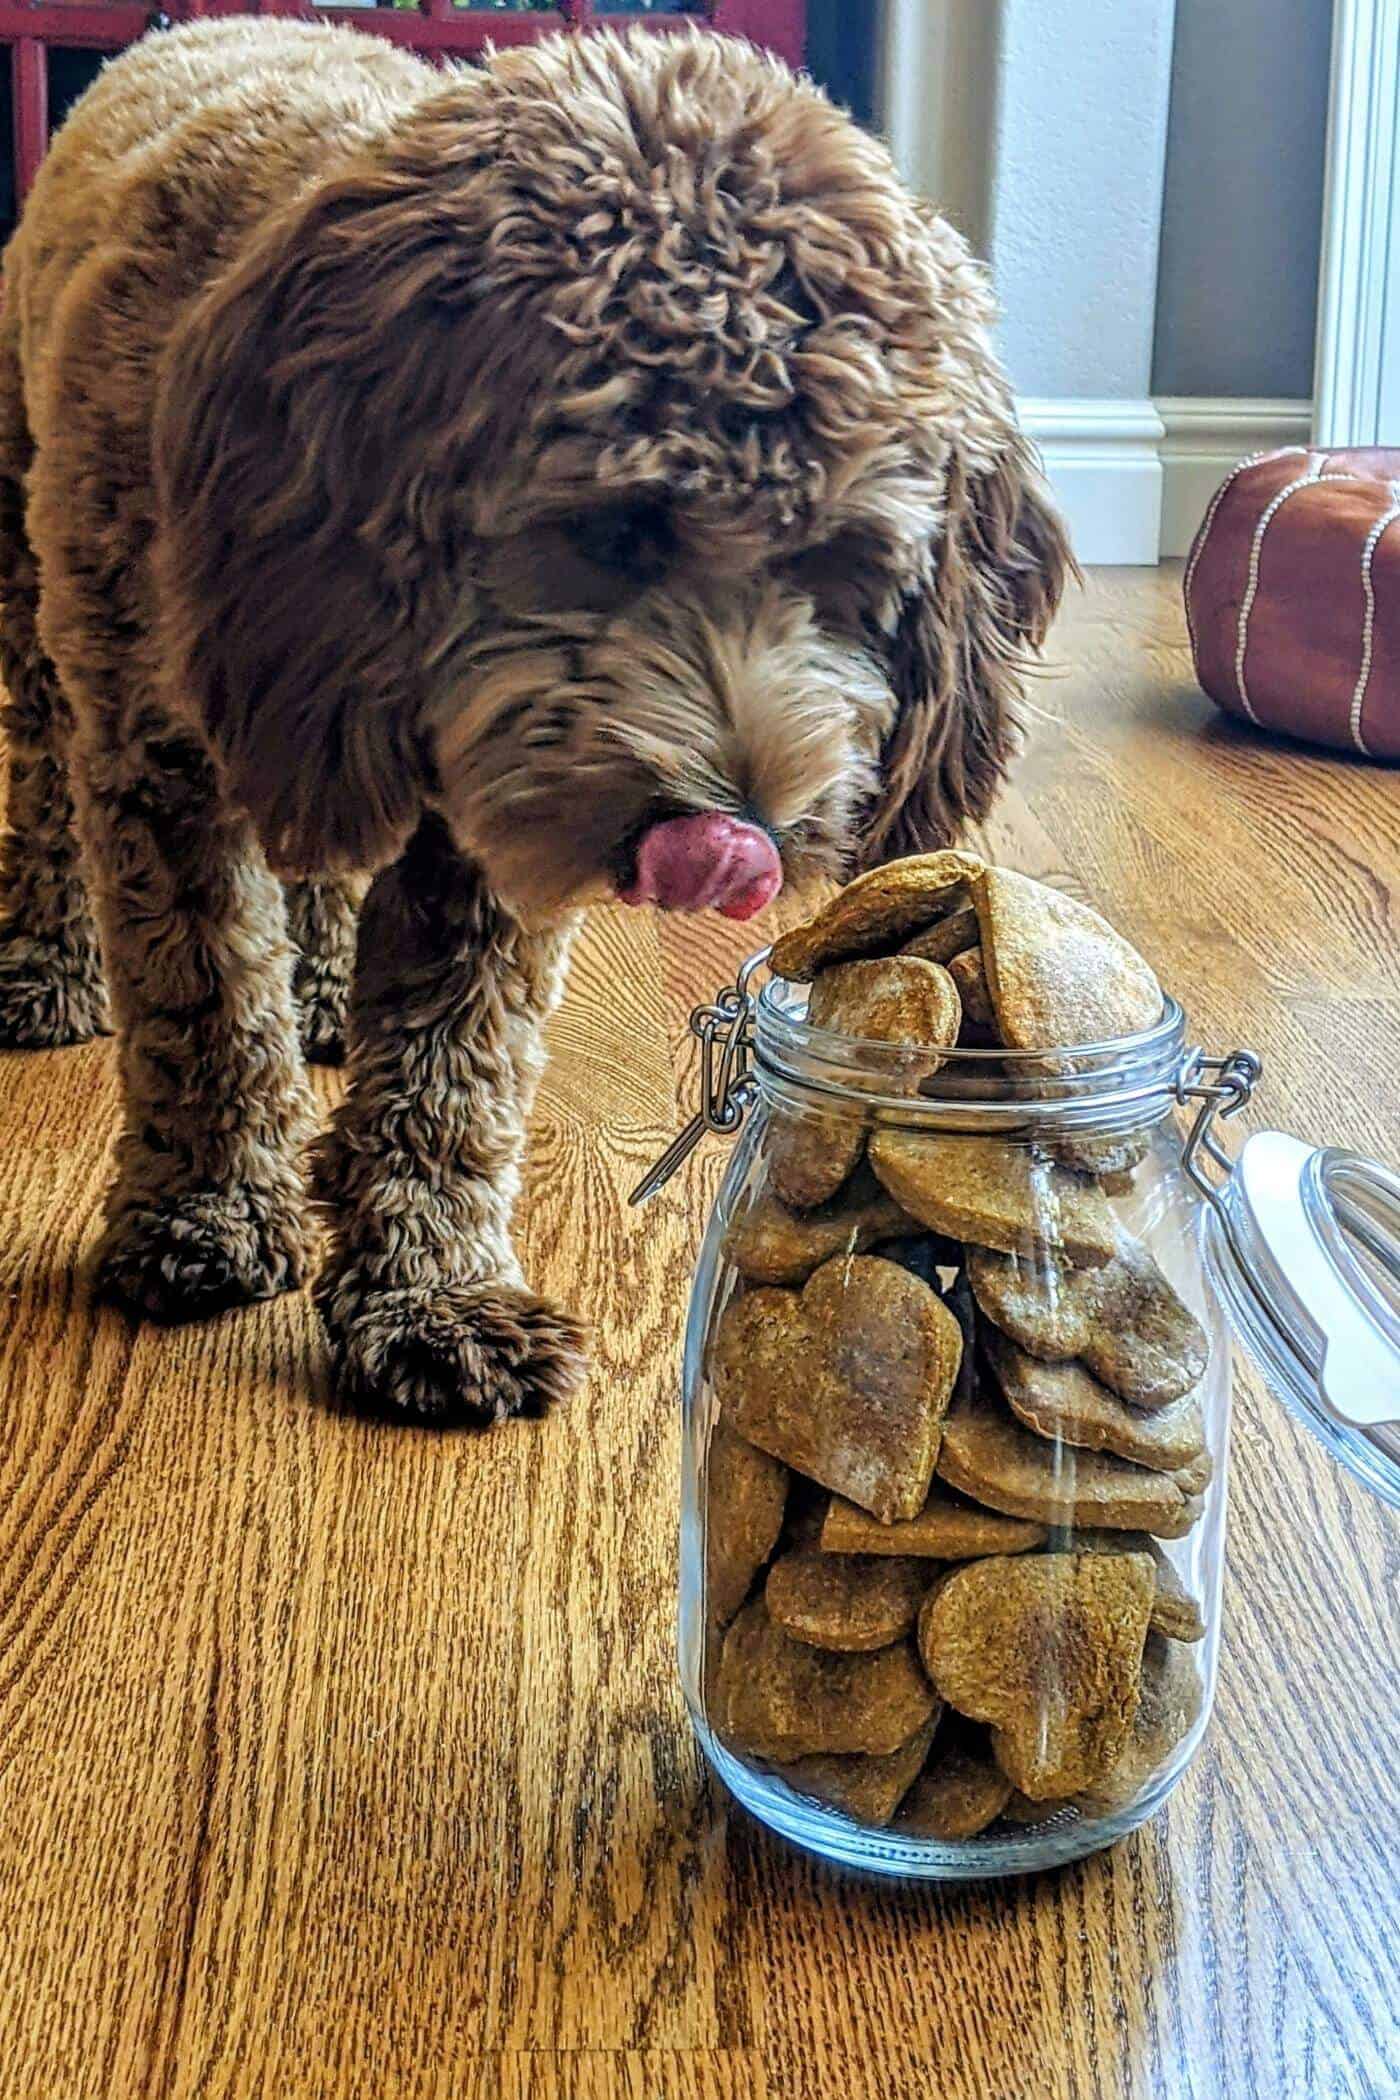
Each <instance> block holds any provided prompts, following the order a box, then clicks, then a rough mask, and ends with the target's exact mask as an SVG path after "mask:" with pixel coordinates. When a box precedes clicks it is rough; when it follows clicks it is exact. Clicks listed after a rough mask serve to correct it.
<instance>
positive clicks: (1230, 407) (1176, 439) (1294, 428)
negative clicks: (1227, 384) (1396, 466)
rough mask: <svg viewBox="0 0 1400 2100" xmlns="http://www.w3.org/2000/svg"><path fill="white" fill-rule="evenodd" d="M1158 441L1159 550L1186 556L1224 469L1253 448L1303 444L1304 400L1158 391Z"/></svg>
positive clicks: (1307, 405) (1307, 422) (1307, 410)
mask: <svg viewBox="0 0 1400 2100" xmlns="http://www.w3.org/2000/svg"><path fill="white" fill-rule="evenodd" d="M1157 411H1158V414H1159V415H1160V416H1161V418H1162V421H1163V423H1164V425H1165V426H1166V436H1165V437H1164V438H1163V439H1162V552H1163V554H1164V555H1173V554H1187V553H1189V552H1190V549H1191V542H1192V540H1193V539H1194V538H1195V537H1196V528H1197V526H1198V525H1199V524H1200V522H1201V520H1202V518H1203V517H1204V516H1205V514H1206V506H1207V505H1208V504H1209V502H1210V499H1211V497H1212V496H1213V495H1214V494H1215V491H1216V490H1217V489H1218V488H1219V486H1220V484H1221V482H1222V481H1223V480H1224V479H1225V476H1226V475H1227V474H1228V473H1229V471H1230V469H1231V468H1232V467H1234V466H1237V465H1238V464H1239V462H1240V461H1241V460H1242V459H1248V458H1249V457H1250V455H1251V453H1255V452H1278V451H1281V450H1282V449H1283V448H1284V447H1285V446H1286V445H1306V444H1307V443H1308V442H1309V441H1310V437H1311V432H1312V404H1311V402H1308V401H1244V400H1240V401H1235V400H1229V399H1226V398H1225V397H1223V396H1222V397H1214V396H1196V395H1191V396H1179V395H1159V396H1158V399H1157Z"/></svg>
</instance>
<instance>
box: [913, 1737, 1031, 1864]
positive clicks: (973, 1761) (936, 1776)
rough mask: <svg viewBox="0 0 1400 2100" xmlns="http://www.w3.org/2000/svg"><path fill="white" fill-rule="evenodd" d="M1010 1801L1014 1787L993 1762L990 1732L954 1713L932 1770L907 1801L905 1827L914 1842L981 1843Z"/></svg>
mask: <svg viewBox="0 0 1400 2100" xmlns="http://www.w3.org/2000/svg"><path fill="white" fill-rule="evenodd" d="M1010 1796H1011V1781H1010V1780H1009V1779H1008V1778H1007V1776H1006V1774H1005V1773H1004V1772H1003V1771H1002V1769H1001V1767H1000V1766H999V1765H998V1764H997V1762H996V1760H995V1758H994V1757H993V1756H992V1752H991V1746H990V1744H989V1743H988V1741H987V1732H986V1730H985V1729H984V1728H978V1727H976V1726H975V1725H974V1724H973V1723H972V1722H971V1721H968V1720H965V1719H964V1718H963V1716H962V1715H961V1714H955V1713H953V1712H952V1711H951V1710H949V1711H948V1712H946V1713H945V1714H944V1716H943V1720H942V1723H941V1724H940V1727H939V1730H938V1734H937V1736H936V1738H935V1747H934V1751H933V1755H932V1756H931V1758H930V1759H929V1762H928V1767H927V1769H926V1770H925V1771H924V1772H922V1773H921V1774H920V1775H919V1777H918V1779H917V1780H916V1781H915V1782H914V1785H913V1786H912V1787H911V1788H910V1790H909V1793H908V1794H907V1795H906V1796H905V1801H904V1807H903V1810H902V1811H901V1814H900V1818H899V1827H900V1829H901V1831H904V1832H907V1834H908V1835H909V1836H910V1837H931V1838H942V1839H944V1840H945V1841H952V1840H955V1839H958V1838H970V1837H976V1836H977V1833H978V1832H979V1831H980V1830H985V1829H986V1827H987V1825H988V1824H989V1823H994V1822H995V1821H996V1819H997V1817H998V1816H999V1815H1000V1814H1001V1812H1002V1810H1003V1809H1004V1808H1005V1806H1006V1804H1007V1801H1008V1800H1009V1799H1010Z"/></svg>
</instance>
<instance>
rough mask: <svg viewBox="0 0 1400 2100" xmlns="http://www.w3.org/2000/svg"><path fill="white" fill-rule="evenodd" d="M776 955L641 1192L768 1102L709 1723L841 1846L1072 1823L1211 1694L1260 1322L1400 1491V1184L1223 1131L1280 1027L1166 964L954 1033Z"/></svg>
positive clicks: (1006, 1868) (1374, 1472)
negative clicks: (1246, 1355) (1224, 1007)
mask: <svg viewBox="0 0 1400 2100" xmlns="http://www.w3.org/2000/svg"><path fill="white" fill-rule="evenodd" d="M767 953H768V951H767V950H766V949H765V950H763V951H761V952H760V953H759V954H758V955H757V956H754V957H752V958H751V959H750V961H749V962H748V963H746V964H745V966H744V968H743V970H742V971H741V972H740V974H739V978H738V981H737V983H736V984H735V985H734V986H732V987H730V988H728V989H727V990H726V991H725V992H723V993H721V994H720V995H719V997H718V999H717V1001H716V1002H715V1004H714V1005H712V1006H709V1007H704V1008H700V1009H698V1010H697V1012H696V1014H695V1015H694V1017H693V1020H692V1028H693V1031H694V1033H695V1034H696V1035H697V1037H698V1038H699V1041H700V1044H701V1054H702V1074H701V1080H702V1107H701V1111H700V1114H699V1115H698V1116H697V1117H696V1118H695V1120H694V1122H693V1123H692V1124H691V1125H690V1126H689V1128H688V1129H687V1130H686V1131H684V1132H682V1134H681V1136H680V1137H679V1138H678V1139H677V1140H676V1142H675V1143H674V1144H673V1145H672V1146H671V1147H670V1149H669V1151H668V1152H667V1154H666V1155H665V1156H664V1158H663V1159H662V1160H661V1161H659V1162H658V1163H657V1166H656V1167H655V1168H654V1169H653V1170H652V1172H651V1173H650V1174H649V1175H648V1176H647V1177H646V1178H645V1180H644V1181H643V1182H642V1184H641V1185H640V1186H639V1188H638V1189H637V1191H636V1192H635V1193H634V1198H633V1200H634V1201H640V1200H643V1199H644V1198H645V1197H646V1196H647V1195H649V1194H651V1193H652V1192H653V1191H654V1190H655V1189H656V1188H658V1187H659V1186H660V1185H661V1183H662V1182H663V1181H664V1180H665V1179H666V1178H667V1176H668V1175H669V1174H670V1173H671V1172H672V1171H674V1168H675V1166H676V1165H677V1164H678V1163H679V1161H680V1160H681V1159H682V1158H683V1157H684V1156H685V1154H686V1152H687V1151H689V1150H690V1149H691V1147H692V1146H693V1145H694V1144H695V1143H696V1142H697V1141H698V1139H699V1138H700V1137H701V1136H702V1135H703V1134H704V1133H705V1131H706V1130H715V1131H724V1132H729V1133H733V1132H734V1131H736V1130H737V1129H738V1127H739V1126H740V1124H743V1126H744V1127H743V1132H742V1136H741V1137H740V1139H739V1143H738V1145H737V1147H736V1149H735V1151H734V1154H733V1157H732V1159H731V1161H730V1165H729V1170H728V1173H727V1174H726V1176H725V1179H724V1183H723V1186H722V1188H721V1190H720V1193H719V1196H718V1199H717V1201H716V1204H715V1208H714V1212H713V1214H712V1216H711V1219H710V1222H709V1226H708V1230H707V1232H706V1235H705V1241H704V1247H703V1251H702V1253H701V1257H700V1262H699V1268H698V1272H697V1276H696V1280H695V1287H694V1293H693V1297H692V1301H691V1308H690V1317H689V1322H688V1326H687V1332H686V1343H685V1368H684V1429H683V1481H682V1514H681V1554H680V1562H681V1567H680V1661H681V1673H682V1678H683V1681H684V1688H685V1694H686V1699H687V1702H688V1704H689V1707H690V1712H691V1715H692V1719H693V1722H694V1726H695V1730H696V1733H697V1735H698V1737H699V1740H700V1743H701V1745H702V1747H703V1749H704V1751H705V1754H706V1756H707V1758H708V1759H709V1761H710V1763H711V1765H712V1766H713V1767H714V1769H715V1770H716V1771H717V1772H718V1774H719V1775H720V1777H721V1778H722V1779H723V1780H724V1782H725V1783H726V1785H727V1786H728V1787H729V1789H730V1791H731V1792H732V1793H733V1794H734V1795H735V1796H736V1797H737V1798H738V1799H739V1800H740V1801H741V1802H742V1803H743V1804H744V1805H745V1807H747V1808H748V1809H750V1810H751V1811H752V1812H753V1813H754V1814H755V1815H756V1816H758V1817H759V1818H760V1820H762V1821H763V1822H765V1823H767V1824H768V1825H770V1826H771V1827H772V1828H773V1829H774V1830H777V1831H779V1832H780V1833H782V1834H783V1835H784V1836H785V1837H788V1838H790V1839H792V1840H794V1841H796V1842H797V1843H799V1844H802V1845H804V1846H806V1847H808V1848H810V1849H811V1850H813V1851H816V1852H819V1853H821V1854H823V1855H825V1856H827V1857H828V1858H831V1859H835V1860H838V1861H840V1862H843V1863H846V1864H849V1865H853V1866H859V1867H863V1868H867V1869H874V1870H876V1871H880V1872H884V1873H889V1874H897V1875H903V1876H912V1877H921V1878H935V1879H942V1878H966V1877H978V1876H987V1875H999V1874H1009V1873H1019V1872H1024V1871H1026V1870H1028V1869H1033V1868H1038V1867H1043V1866H1048V1865H1052V1864H1056V1863H1059V1862H1063V1861H1066V1860H1070V1859H1074V1858H1078V1857H1081V1856H1083V1855H1084V1854H1086V1853H1089V1852H1092V1851H1095V1850H1097V1849H1099V1848H1100V1847H1102V1846H1104V1845H1107V1844H1109V1843H1111V1842H1113V1841H1114V1840H1115V1839H1116V1838H1118V1837H1120V1836H1122V1835H1124V1834H1125V1833H1126V1832H1128V1831H1130V1830H1132V1829H1134V1828H1136V1827H1137V1825H1139V1824H1140V1823H1142V1822H1143V1821H1145V1820H1146V1819H1147V1818H1148V1817H1149V1816H1150V1815H1152V1814H1153V1813H1154V1812H1155V1810H1156V1809H1157V1808H1158V1807H1159V1806H1160V1805H1161V1803H1162V1802H1163V1801H1164V1800H1165V1799H1166V1797H1167V1795H1168V1794H1169V1793H1170V1792H1171V1790H1172V1788H1173V1787H1174V1786H1175V1785H1176V1782H1177V1780H1178V1779H1179V1778H1180V1776H1181V1774H1182V1772H1183V1771H1184V1770H1185V1768H1186V1766H1187V1764H1188V1763H1189V1761H1190V1759H1191V1757H1192V1755H1193V1753H1194V1751H1195V1749H1196V1746H1197V1744H1198V1743H1199V1741H1200V1739H1201V1736H1202V1734H1203V1733H1204V1731H1205V1728H1206V1725H1207V1722H1208V1720H1209V1715H1210V1709H1211V1702H1212V1698H1213V1694H1214V1686H1215V1676H1216V1661H1217V1653H1218V1646H1219V1635H1220V1580H1221V1568H1222V1559H1223V1549H1224V1533H1225V1501H1226V1465H1227V1454H1228V1440H1229V1415H1230V1330H1231V1327H1233V1328H1234V1331H1235V1333H1236V1335H1237V1336H1238V1337H1239V1338H1240V1339H1241V1340H1242V1341H1243V1342H1244V1343H1245V1345H1246V1347H1248V1348H1249V1349H1250V1350H1251V1352H1252V1353H1253V1354H1254V1355H1255V1357H1256V1359H1257V1360H1258V1361H1259V1363H1260V1365H1261V1367H1262V1368H1263V1369H1264V1371H1265V1373H1266V1375H1267V1376H1268V1378H1269V1380H1270V1382H1271V1383H1272V1384H1273V1385H1274V1386H1275V1388H1276V1389H1277V1390H1278V1391H1279V1393H1280V1394H1281V1396H1282V1397H1283V1398H1284V1399H1285V1400H1286V1401H1287V1403H1288V1404H1289V1405H1290V1406H1292V1407H1293V1408H1294V1409H1295V1411H1296V1412H1297V1413H1298V1414H1299V1416H1300V1418H1302V1419H1303V1420H1304V1421H1305V1422H1307V1423H1308V1425H1309V1426H1310V1427H1312V1428H1314V1429H1315V1430H1317V1431H1318V1432H1319V1433H1320V1434H1321V1435H1322V1436H1323V1438H1324V1440H1325V1441H1326V1442H1327V1444H1328V1446H1329V1448H1330V1449H1331V1450H1332V1451H1333V1453H1334V1455H1336V1456H1337V1457H1339V1458H1340V1459H1342V1460H1343V1461H1344V1462H1345V1463H1346V1464H1348V1465H1349V1466H1350V1467H1351V1468H1352V1469H1353V1470H1354V1471H1355V1472H1356V1473H1357V1475H1358V1476H1359V1477H1360V1478H1362V1479H1364V1480H1365V1481H1366V1482H1367V1484H1368V1485H1370V1486H1371V1487H1373V1488H1374V1489H1376V1490H1377V1491H1378V1492H1379V1493H1381V1494H1382V1495H1384V1496H1385V1497H1386V1498H1387V1499H1389V1500H1390V1501H1392V1502H1394V1503H1396V1504H1397V1506H1400V1434H1397V1431H1396V1428H1395V1418H1396V1417H1397V1415H1400V1261H1397V1253H1396V1250H1397V1246H1400V1180H1397V1179H1396V1177H1395V1176H1393V1175H1391V1174H1389V1173H1388V1172H1387V1170H1385V1169H1383V1168H1380V1167H1377V1166H1375V1165H1374V1164H1371V1163H1368V1162H1365V1161H1360V1160H1356V1159H1353V1158H1351V1157H1350V1156H1349V1155H1345V1154H1340V1153H1330V1152H1313V1151H1311V1150H1310V1149H1309V1148H1307V1147H1305V1146H1302V1145H1300V1144H1299V1143H1298V1142H1297V1141H1296V1140H1294V1139H1292V1138H1288V1137H1286V1136H1283V1135H1282V1134H1280V1133H1277V1132H1262V1133H1260V1134H1259V1135H1258V1136H1256V1137H1253V1138H1251V1139H1250V1140H1249V1141H1248V1143H1247V1144H1246V1145H1245V1147H1244V1148H1243V1150H1242V1152H1241V1154H1240V1158H1239V1160H1238V1162H1237V1163H1235V1164H1234V1165H1233V1166H1232V1164H1231V1162H1230V1160H1229V1158H1228V1157H1227V1155H1226V1154H1225V1153H1224V1152H1223V1151H1222V1150H1221V1148H1220V1146H1219V1143H1218V1141H1217V1138H1216V1136H1215V1134H1214V1125H1215V1122H1216V1118H1217V1117H1218V1116H1220V1115H1224V1116H1227V1117H1228V1116H1231V1115H1233V1114H1235V1113H1237V1112H1238V1110H1239V1109H1241V1108H1242V1107H1243V1106H1244V1105H1245V1103H1246V1102H1247V1101H1248V1099H1249V1098H1250V1095H1251V1092H1252V1090H1253V1087H1254V1084H1255V1082H1256V1080H1257V1078H1258V1076H1259V1063H1258V1060H1257V1059H1256V1058H1255V1057H1253V1055H1252V1054H1251V1053H1249V1052H1247V1051H1240V1052H1236V1053H1235V1054H1234V1055H1233V1056H1231V1057H1228V1058H1207V1057H1205V1056H1204V1055H1203V1053H1202V1052H1201V1051H1199V1050H1197V1049H1192V1048H1188V1046H1187V1043H1186V1029H1185V1018H1184V1015H1183V1013H1182V1011H1181V1008H1180V1007H1179V1006H1177V1005H1176V1004H1175V1003H1174V1002H1172V1001H1168V1002H1167V1005H1166V1008H1165V1011H1164V1013H1163V1016H1162V1019H1161V1020H1160V1022H1159V1023H1158V1024H1157V1026H1155V1027H1154V1028H1153V1029H1151V1030H1150V1031H1148V1032H1147V1033H1145V1034H1143V1035H1140V1036H1135V1037H1132V1038H1128V1039H1125V1040H1123V1041H1120V1042H1115V1043H1111V1044H1106V1045H1101V1046H1098V1047H1076V1048H1075V1049H1073V1050H1072V1051H1058V1052H1045V1051H1042V1052H1035V1053H1025V1052H1013V1051H1008V1050H1006V1049H1002V1048H997V1049H994V1050H978V1049H956V1050H947V1051H939V1052H937V1053H930V1052H925V1051H920V1050H916V1049H910V1048H906V1047H904V1046H896V1045H891V1044H887V1043H871V1042H856V1041H853V1040H851V1039H849V1038H845V1037H841V1036H836V1035H833V1034H831V1033H829V1032H828V1031H826V1030H824V1029H821V1028H818V1027H815V1026H813V1025H811V1024H809V1023H808V1021H807V1020H806V1001H807V987H806V986H803V985H795V984H788V983H786V982H784V981H783V980H781V979H777V978H770V979H768V980H767V981H766V982H764V983H763V984H762V989H761V990H759V991H756V990H755V987H756V985H757V984H758V982H759V973H760V971H761V969H762V966H763V964H764V962H765V961H766V957H767ZM1182 1107H1186V1108H1189V1109H1192V1110H1193V1111H1194V1122H1193V1124H1192V1126H1191V1128H1190V1130H1189V1134H1188V1135H1187V1136H1186V1138H1185V1140H1184V1142H1183V1136H1182V1131H1181V1127H1180V1125H1179V1123H1178V1121H1177V1116H1176V1113H1175V1112H1176V1111H1177V1110H1178V1109H1179V1108H1182ZM750 1111H752V1112H751V1113H750Z"/></svg>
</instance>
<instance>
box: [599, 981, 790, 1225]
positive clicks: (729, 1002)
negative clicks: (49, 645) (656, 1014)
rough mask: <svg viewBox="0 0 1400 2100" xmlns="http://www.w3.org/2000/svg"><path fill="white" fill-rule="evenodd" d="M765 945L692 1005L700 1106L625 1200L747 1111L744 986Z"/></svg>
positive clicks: (734, 1125) (747, 995)
mask: <svg viewBox="0 0 1400 2100" xmlns="http://www.w3.org/2000/svg"><path fill="white" fill-rule="evenodd" d="M771 952H772V951H771V947H769V948H760V949H759V950H758V951H757V953H756V954H754V955H751V956H750V957H749V958H748V960H747V962H745V963H744V964H742V965H741V967H740V969H739V972H738V975H737V976H736V977H735V979H734V982H733V984H729V985H726V986H725V988H724V990H723V991H722V992H718V993H717V994H716V995H715V999H714V1001H713V1003H712V1004H711V1005H709V1006H697V1007H696V1009H695V1011H694V1013H693V1014H692V1015H691V1017H690V1032H691V1034H692V1035H693V1036H694V1037H695V1038H696V1040H697V1041H698V1042H699V1045H700V1108H699V1111H698V1113H697V1114H696V1115H693V1116H692V1117H691V1119H690V1121H689V1122H688V1123H687V1124H686V1126H685V1128H684V1130H682V1131H681V1132H680V1134H679V1136H677V1137H674V1138H672V1140H671V1142H670V1144H669V1145H668V1146H667V1147H666V1150H665V1151H664V1152H663V1153H662V1155H661V1157H660V1159H658V1160H656V1161H655V1162H654V1163H653V1164H652V1165H651V1166H650V1167H648V1168H647V1171H646V1173H645V1174H643V1176H642V1178H641V1180H640V1181H639V1182H638V1183H637V1186H636V1187H635V1188H634V1189H633V1191H632V1193H631V1195H630V1196H629V1197H628V1198H627V1201H628V1202H629V1203H630V1204H632V1205H634V1206H635V1205H636V1204H638V1203H645V1202H646V1201H647V1199H648V1197H650V1196H654V1195H655V1194H656V1192H657V1190H658V1189H661V1188H664V1187H665V1185H666V1183H667V1182H668V1181H669V1180H670V1178H671V1176H672V1175H673V1174H674V1173H675V1171H676V1169H677V1168H678V1167H679V1166H681V1165H683V1164H684V1162H685V1161H686V1160H687V1159H689V1157H690V1155H691V1153H692V1152H693V1151H694V1150H695V1147H696V1146H697V1145H698V1144H699V1142H700V1140H701V1138H702V1137H704V1135H705V1133H706V1131H707V1130H717V1131H720V1132H722V1133H723V1135H724V1136H726V1137H733V1135H734V1133H735V1132H736V1131H737V1130H738V1128H739V1125H740V1124H741V1123H742V1122H743V1120H744V1117H745V1115H746V1114H747V1113H748V1109H749V1104H750V1102H751V1101H752V1100H753V1097H754V1094H755V1093H756V1091H757V1088H756V1086H755V1084H754V1080H753V1076H752V1074H751V1072H750V1070H749V1066H750V1064H751V1062H752V1056H753V1015H754V995H753V993H752V992H751V991H750V989H749V987H750V985H751V984H752V982H753V979H754V976H755V975H756V973H757V972H758V971H759V970H760V969H762V967H763V965H764V963H766V962H767V960H768V957H769V955H770V953H771Z"/></svg>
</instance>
